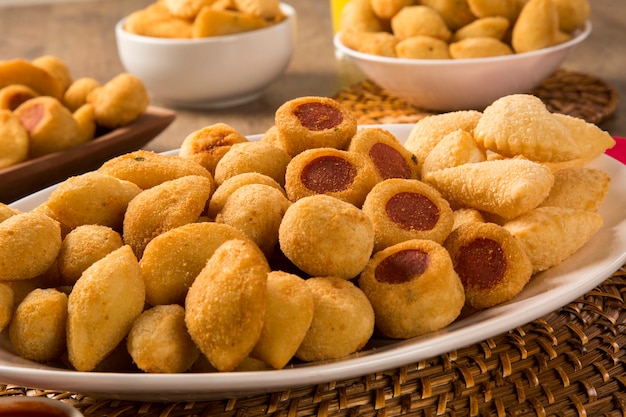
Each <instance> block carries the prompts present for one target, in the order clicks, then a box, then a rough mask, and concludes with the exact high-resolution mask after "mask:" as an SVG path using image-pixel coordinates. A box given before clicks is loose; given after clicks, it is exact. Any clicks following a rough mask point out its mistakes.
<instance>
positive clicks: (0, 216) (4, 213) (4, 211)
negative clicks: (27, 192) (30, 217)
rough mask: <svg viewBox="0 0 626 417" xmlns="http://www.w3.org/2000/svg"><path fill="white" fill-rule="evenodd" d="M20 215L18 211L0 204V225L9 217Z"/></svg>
mask: <svg viewBox="0 0 626 417" xmlns="http://www.w3.org/2000/svg"><path fill="white" fill-rule="evenodd" d="M19 213H21V211H20V210H18V209H16V208H13V207H11V206H9V205H7V204H4V203H0V223H2V222H3V221H5V220H6V219H8V218H9V217H11V216H15V215H16V214H19Z"/></svg>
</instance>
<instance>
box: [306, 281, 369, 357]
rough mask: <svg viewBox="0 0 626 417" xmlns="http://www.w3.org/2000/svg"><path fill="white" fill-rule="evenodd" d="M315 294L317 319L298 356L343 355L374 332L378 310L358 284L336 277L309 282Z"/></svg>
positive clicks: (315, 317) (363, 342) (358, 348)
mask: <svg viewBox="0 0 626 417" xmlns="http://www.w3.org/2000/svg"><path fill="white" fill-rule="evenodd" d="M305 283H306V285H307V287H308V288H309V290H310V291H311V293H312V295H313V305H314V307H313V320H312V322H311V326H310V327H309V329H308V331H307V332H306V334H305V336H304V339H303V340H302V343H301V344H300V347H299V348H298V350H297V352H296V357H297V358H299V359H301V360H304V361H307V362H311V361H321V360H326V359H335V358H341V357H343V356H346V355H350V354H351V353H354V352H357V351H359V350H360V349H362V348H363V347H364V346H365V344H366V343H367V342H368V340H369V339H370V337H371V336H372V334H373V333H374V310H373V308H372V305H371V304H370V302H369V300H368V299H367V297H366V296H365V294H364V293H363V291H361V290H360V289H359V288H358V287H357V286H356V285H354V284H353V283H352V282H350V281H347V280H345V279H343V278H338V277H334V276H328V277H314V278H309V279H307V280H306V281H305Z"/></svg>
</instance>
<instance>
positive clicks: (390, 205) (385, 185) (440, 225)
mask: <svg viewBox="0 0 626 417" xmlns="http://www.w3.org/2000/svg"><path fill="white" fill-rule="evenodd" d="M363 213H365V214H366V215H367V217H368V218H369V219H370V221H371V222H372V225H373V227H374V252H378V251H380V250H382V249H384V248H386V247H389V246H392V245H395V244H396V243H400V242H403V241H405V240H410V239H429V240H433V241H435V242H437V243H442V242H443V241H444V239H445V238H446V237H447V236H448V234H449V233H450V231H451V230H452V226H453V224H454V215H453V214H452V209H451V208H450V205H449V204H448V202H447V201H446V200H445V199H444V198H443V197H441V194H439V192H438V191H437V190H436V189H434V188H433V187H431V186H430V185H428V184H425V183H423V182H421V181H418V180H406V179H400V178H392V179H388V180H385V181H383V182H381V183H378V184H377V185H376V186H375V187H374V188H373V189H372V191H371V192H370V193H369V194H368V196H367V198H366V199H365V203H364V204H363Z"/></svg>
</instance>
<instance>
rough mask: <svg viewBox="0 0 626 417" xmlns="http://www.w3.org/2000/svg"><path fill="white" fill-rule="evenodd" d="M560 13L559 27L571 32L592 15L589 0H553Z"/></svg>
mask: <svg viewBox="0 0 626 417" xmlns="http://www.w3.org/2000/svg"><path fill="white" fill-rule="evenodd" d="M553 1H554V4H556V9H557V12H558V14H559V29H560V30H561V31H563V32H565V33H571V32H573V31H575V30H576V29H579V28H581V27H583V26H584V25H585V23H586V22H587V20H588V19H589V16H590V15H591V4H590V2H589V0H553Z"/></svg>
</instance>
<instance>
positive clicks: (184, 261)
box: [139, 222, 248, 306]
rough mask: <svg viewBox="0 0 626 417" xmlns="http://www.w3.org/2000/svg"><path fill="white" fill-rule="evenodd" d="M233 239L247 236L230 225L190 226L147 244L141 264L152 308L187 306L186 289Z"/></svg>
mask: <svg viewBox="0 0 626 417" xmlns="http://www.w3.org/2000/svg"><path fill="white" fill-rule="evenodd" d="M232 239H240V240H246V239H248V236H247V235H246V234H245V233H244V232H243V231H242V230H239V229H237V228H235V227H233V226H230V225H227V224H218V223H214V222H199V223H189V224H185V225H182V226H179V227H176V228H174V229H171V230H168V231H167V232H164V233H162V234H160V235H158V236H157V237H155V238H154V239H152V240H151V241H150V243H148V245H147V246H146V249H145V251H144V253H143V256H142V257H141V260H140V262H139V267H140V268H141V274H142V276H143V280H144V282H145V285H146V302H147V303H148V304H150V305H152V306H156V305H163V304H180V305H184V303H185V297H186V296H187V290H188V289H189V287H190V286H191V284H192V283H193V281H194V279H195V278H196V276H198V274H199V273H200V271H202V268H204V266H205V265H206V263H207V261H208V260H209V258H210V257H211V255H213V252H215V250H216V249H217V248H218V247H219V246H220V245H221V244H222V243H224V242H226V241H227V240H232Z"/></svg>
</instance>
